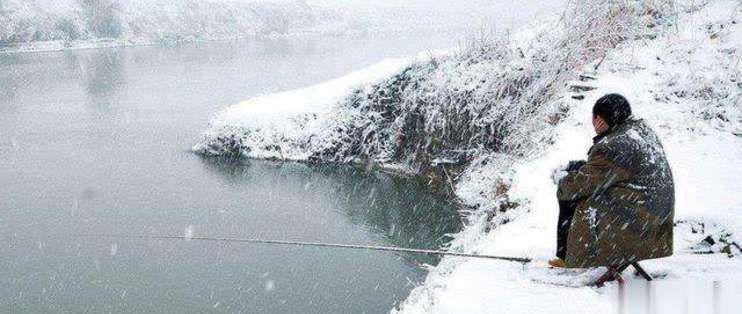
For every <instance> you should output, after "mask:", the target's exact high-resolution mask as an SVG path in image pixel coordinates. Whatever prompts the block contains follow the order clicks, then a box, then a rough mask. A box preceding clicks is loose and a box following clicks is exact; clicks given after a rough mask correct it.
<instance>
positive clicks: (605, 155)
mask: <svg viewBox="0 0 742 314" xmlns="http://www.w3.org/2000/svg"><path fill="white" fill-rule="evenodd" d="M608 96H615V97H621V96H618V95H608ZM608 96H606V97H608ZM620 99H623V98H622V97H621V98H620ZM623 100H624V101H625V99H623ZM599 102H600V101H599ZM596 106H597V105H596ZM625 106H626V107H627V108H629V107H628V102H626V104H625ZM596 108H597V107H596ZM599 115H605V116H608V117H609V118H608V119H607V120H609V121H610V127H607V128H606V129H605V130H603V131H602V132H599V133H600V134H599V136H597V137H596V138H595V143H594V145H593V147H592V148H591V149H590V152H589V158H588V160H587V162H586V164H585V165H583V166H581V167H579V169H575V170H574V171H571V172H570V173H569V175H567V176H566V177H565V178H564V179H562V180H561V181H560V182H559V191H558V198H559V200H560V201H568V202H573V204H574V206H575V207H574V209H573V210H574V216H573V218H572V219H571V223H570V228H569V232H568V238H567V240H566V255H565V256H566V258H565V261H566V266H567V267H596V266H619V265H623V264H626V263H630V262H635V261H641V260H645V259H653V258H660V257H666V256H669V255H672V250H673V248H672V234H673V230H672V229H673V218H674V217H673V216H674V184H673V178H672V172H671V170H670V166H669V164H668V162H667V159H666V157H665V153H664V150H663V148H662V144H661V143H660V141H659V138H658V137H657V135H656V134H655V133H654V131H652V130H651V129H650V128H649V126H647V125H646V124H645V123H644V122H643V121H642V120H634V119H633V118H631V114H630V109H629V110H628V114H626V113H624V114H623V117H619V118H616V117H615V115H613V114H612V113H611V112H608V113H600V112H598V113H596V114H595V117H594V118H597V117H598V116H599ZM596 131H597V127H596Z"/></svg>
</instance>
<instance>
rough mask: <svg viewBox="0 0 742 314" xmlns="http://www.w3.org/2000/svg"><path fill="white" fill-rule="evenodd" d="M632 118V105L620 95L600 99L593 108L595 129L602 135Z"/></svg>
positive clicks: (609, 95) (610, 95)
mask: <svg viewBox="0 0 742 314" xmlns="http://www.w3.org/2000/svg"><path fill="white" fill-rule="evenodd" d="M630 117H631V105H629V101H628V100H626V98H625V97H623V96H621V95H619V94H608V95H605V96H603V97H600V99H598V101H596V102H595V106H593V128H595V133H597V134H602V133H604V132H605V131H608V130H609V129H610V128H612V127H614V126H616V125H619V124H621V123H624V122H626V120H628V119H629V118H630Z"/></svg>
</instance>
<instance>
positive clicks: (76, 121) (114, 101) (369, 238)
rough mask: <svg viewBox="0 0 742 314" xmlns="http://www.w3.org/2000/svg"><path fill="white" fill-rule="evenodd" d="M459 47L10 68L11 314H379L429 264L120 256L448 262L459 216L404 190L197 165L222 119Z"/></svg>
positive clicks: (351, 48) (2, 147) (3, 188)
mask: <svg viewBox="0 0 742 314" xmlns="http://www.w3.org/2000/svg"><path fill="white" fill-rule="evenodd" d="M451 38H452V36H448V35H445V34H440V35H430V34H429V35H424V36H421V35H416V36H393V37H389V36H386V37H363V38H360V37H356V38H292V39H280V40H265V41H235V42H210V43H200V44H189V45H180V46H175V47H159V46H151V47H131V48H119V49H102V50H78V51H65V52H50V53H30V54H5V55H0V239H1V240H2V242H0V256H1V258H0V312H109V311H111V312H211V311H214V312H250V313H286V312H291V313H340V312H346V313H350V312H352V313H363V312H366V313H383V312H388V311H389V310H390V309H391V308H393V306H394V305H395V304H398V302H399V301H400V300H403V299H404V298H405V297H406V296H407V295H408V293H409V291H410V290H411V289H412V288H413V287H414V286H415V285H417V284H419V283H420V282H421V280H423V278H424V276H425V271H424V270H423V269H422V268H421V264H423V263H435V260H431V259H429V258H428V257H424V256H414V255H400V254H394V253H389V252H370V251H352V250H351V251H344V250H336V249H318V248H308V247H278V246H266V245H249V244H233V243H232V244H230V243H213V242H212V243H205V242H199V241H166V240H154V241H153V240H144V239H135V240H127V239H113V238H105V237H100V236H92V237H91V236H86V235H98V234H131V235H138V234H148V235H183V234H189V233H190V234H193V235H196V236H225V237H259V238H269V239H284V240H301V241H326V242H341V243H351V244H365V245H395V246H404V247H418V248H437V247H439V246H440V245H441V244H442V243H444V241H445V239H446V238H445V235H446V234H447V233H450V232H455V231H457V230H458V228H460V221H459V219H458V216H457V214H456V211H455V210H454V209H453V208H452V207H451V206H450V205H449V204H447V203H446V202H443V201H442V200H439V199H436V198H434V197H433V196H431V193H430V191H429V189H428V187H427V186H426V185H425V184H424V183H421V182H417V181H415V180H411V179H403V178H396V177H391V176H389V175H385V174H381V173H376V172H367V171H364V170H361V169H356V168H350V167H337V166H308V165H304V164H297V163H277V162H266V161H246V160H243V161H226V160H219V159H204V158H201V157H199V156H197V155H195V154H193V153H192V152H190V147H191V146H192V145H193V143H195V141H196V140H197V138H198V136H199V134H200V132H202V131H203V130H204V129H205V128H206V126H207V123H208V121H209V119H210V118H211V117H212V116H213V115H214V114H215V113H216V112H218V111H219V110H222V109H224V108H225V107H227V106H229V105H232V104H235V103H237V102H239V101H242V100H245V99H247V98H250V97H252V96H255V95H258V94H265V93H271V92H278V91H285V90H290V89H295V88H300V87H305V86H308V85H312V84H316V83H320V82H323V81H326V80H329V79H332V78H335V77H339V76H342V75H344V74H346V73H348V72H351V71H353V70H357V69H360V68H362V67H364V66H367V65H370V64H372V63H375V62H378V61H380V60H382V59H384V58H387V57H399V56H407V55H412V54H416V53H418V52H420V51H424V50H426V49H436V48H444V47H448V46H452V45H454V44H456V43H455V42H453V39H451Z"/></svg>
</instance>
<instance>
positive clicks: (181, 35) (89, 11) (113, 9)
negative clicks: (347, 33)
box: [0, 0, 339, 46]
mask: <svg viewBox="0 0 742 314" xmlns="http://www.w3.org/2000/svg"><path fill="white" fill-rule="evenodd" d="M2 2H3V3H2V9H0V45H2V46H10V45H19V44H24V43H35V42H46V41H67V42H69V41H75V40H97V39H109V40H110V39H116V40H121V41H125V42H129V43H157V42H163V41H164V42H173V41H187V40H197V39H231V38H241V37H251V36H265V35H274V34H287V33H291V32H300V31H304V30H308V29H312V28H317V27H322V26H323V25H324V24H325V23H335V22H337V20H338V19H339V17H338V15H337V14H335V13H334V12H333V11H331V10H328V9H322V8H318V7H315V6H310V5H308V4H307V3H306V2H304V1H272V2H248V3H239V2H230V1H198V0H182V1H162V0H153V1H137V0H74V1H68V2H62V3H60V4H57V5H54V6H51V5H50V4H49V3H45V2H43V1H42V0H2Z"/></svg>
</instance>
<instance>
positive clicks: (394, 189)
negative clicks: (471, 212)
mask: <svg viewBox="0 0 742 314" xmlns="http://www.w3.org/2000/svg"><path fill="white" fill-rule="evenodd" d="M202 161H203V164H204V166H205V168H206V169H208V170H209V171H210V172H212V173H215V174H218V175H219V176H221V177H222V178H223V180H224V182H225V184H229V185H232V186H241V187H244V188H247V187H249V186H251V185H253V184H256V180H255V175H257V174H265V173H270V172H271V171H273V172H274V173H277V174H278V175H280V176H283V177H284V178H285V179H290V180H295V181H297V182H296V184H298V185H301V186H303V187H304V190H306V191H308V192H310V193H315V194H324V195H327V196H328V197H330V198H332V201H333V204H332V205H334V207H335V208H334V209H333V210H337V211H339V212H340V213H342V214H343V215H344V216H346V217H347V219H349V220H350V221H351V222H352V223H353V224H355V225H360V226H363V227H364V228H365V229H366V230H369V231H370V232H372V233H373V234H375V235H376V238H377V240H378V241H379V242H381V243H380V244H383V245H388V246H395V247H406V248H419V249H440V248H441V247H442V246H443V245H445V244H446V243H447V242H448V241H449V240H450V238H449V237H448V235H450V234H452V233H455V232H458V231H459V230H460V229H461V227H462V222H461V219H460V217H459V215H458V212H457V211H456V209H455V208H454V207H453V206H451V204H449V203H448V202H446V201H444V200H441V199H438V198H436V197H435V196H433V195H432V194H431V192H430V189H429V188H428V187H427V186H426V185H425V184H424V183H422V182H419V181H418V180H415V179H412V178H404V177H400V176H393V175H389V174H385V173H380V172H376V171H366V170H365V169H361V168H358V167H352V166H337V165H308V164H302V163H294V162H275V161H259V160H244V159H226V158H202ZM287 210H293V209H287ZM354 244H368V243H354ZM402 257H403V258H404V259H405V260H406V261H408V262H410V263H413V264H421V263H425V264H437V262H438V261H439V258H438V257H436V256H430V255H417V254H403V255H402Z"/></svg>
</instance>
